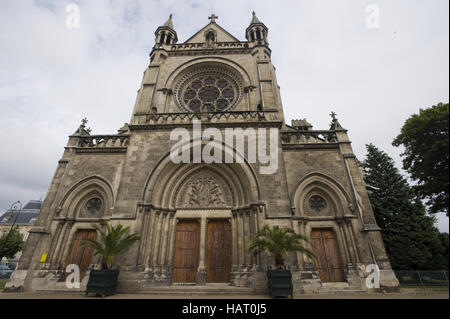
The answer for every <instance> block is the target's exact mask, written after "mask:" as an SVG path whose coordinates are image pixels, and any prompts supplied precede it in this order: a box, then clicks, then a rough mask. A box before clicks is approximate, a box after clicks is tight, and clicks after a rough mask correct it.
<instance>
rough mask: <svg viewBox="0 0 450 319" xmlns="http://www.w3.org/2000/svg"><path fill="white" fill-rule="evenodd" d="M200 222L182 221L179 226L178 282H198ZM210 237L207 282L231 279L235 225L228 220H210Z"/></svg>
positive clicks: (207, 257) (207, 247)
mask: <svg viewBox="0 0 450 319" xmlns="http://www.w3.org/2000/svg"><path fill="white" fill-rule="evenodd" d="M200 237H201V236H200V224H199V222H198V221H187V220H186V221H180V222H179V223H178V225H177V232H176V243H175V259H174V266H173V281H174V282H186V283H187V282H191V283H192V282H196V275H197V270H198V266H199V258H200ZM204 237H205V240H206V243H205V244H206V245H205V247H206V260H205V266H206V281H207V282H229V281H230V273H231V225H230V223H229V221H228V220H214V219H212V220H209V221H208V226H207V233H206V236H204Z"/></svg>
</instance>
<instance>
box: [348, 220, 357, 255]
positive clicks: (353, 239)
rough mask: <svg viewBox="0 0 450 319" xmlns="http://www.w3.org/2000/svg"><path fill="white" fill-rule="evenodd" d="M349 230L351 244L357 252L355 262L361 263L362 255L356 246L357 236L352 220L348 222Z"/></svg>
mask: <svg viewBox="0 0 450 319" xmlns="http://www.w3.org/2000/svg"><path fill="white" fill-rule="evenodd" d="M347 230H348V233H349V235H350V242H351V244H352V247H353V250H354V252H355V261H356V262H357V263H360V258H359V256H360V253H359V251H358V247H357V246H356V242H355V234H354V233H353V224H352V220H351V219H348V220H347Z"/></svg>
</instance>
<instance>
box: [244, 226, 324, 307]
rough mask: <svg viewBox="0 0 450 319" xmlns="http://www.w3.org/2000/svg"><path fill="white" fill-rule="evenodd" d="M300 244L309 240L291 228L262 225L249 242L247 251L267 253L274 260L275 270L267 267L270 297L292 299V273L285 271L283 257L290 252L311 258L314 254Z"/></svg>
mask: <svg viewBox="0 0 450 319" xmlns="http://www.w3.org/2000/svg"><path fill="white" fill-rule="evenodd" d="M302 242H306V243H309V242H310V240H309V238H308V237H306V236H304V235H300V234H297V233H295V231H294V230H293V229H291V228H284V227H283V228H280V227H279V226H273V227H269V226H268V225H264V226H263V228H262V229H261V230H260V231H259V232H257V233H256V235H255V237H254V239H253V240H252V241H251V242H250V245H249V250H250V251H253V252H254V254H260V253H262V252H267V253H269V254H270V255H272V256H273V257H274V258H275V268H276V269H272V268H271V267H268V270H267V279H268V287H269V294H270V296H271V297H275V296H286V295H290V296H291V298H292V297H293V285H292V273H291V270H290V269H286V266H285V264H284V255H285V254H286V253H288V252H290V251H300V252H303V253H305V254H306V255H307V256H309V257H311V258H315V255H314V253H313V252H312V251H311V250H309V249H308V248H306V247H305V246H304V245H303V243H302Z"/></svg>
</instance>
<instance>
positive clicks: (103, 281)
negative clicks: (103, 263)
mask: <svg viewBox="0 0 450 319" xmlns="http://www.w3.org/2000/svg"><path fill="white" fill-rule="evenodd" d="M118 277H119V269H101V270H91V273H90V274H89V281H88V284H87V287H86V296H87V295H88V294H89V293H95V294H97V296H102V297H104V296H110V295H114V294H115V293H116V288H117V278H118Z"/></svg>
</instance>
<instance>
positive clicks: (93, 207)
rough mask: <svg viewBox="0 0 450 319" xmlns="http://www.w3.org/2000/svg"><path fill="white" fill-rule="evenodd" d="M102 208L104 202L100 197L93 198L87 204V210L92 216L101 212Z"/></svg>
mask: <svg viewBox="0 0 450 319" xmlns="http://www.w3.org/2000/svg"><path fill="white" fill-rule="evenodd" d="M101 208H102V201H101V199H100V198H98V197H94V198H91V199H90V200H89V201H88V202H87V203H86V209H87V211H88V212H89V213H90V214H95V213H97V212H99V211H100V209H101Z"/></svg>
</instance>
